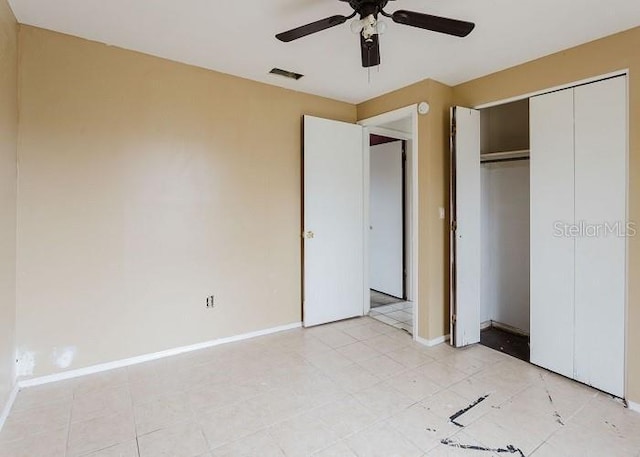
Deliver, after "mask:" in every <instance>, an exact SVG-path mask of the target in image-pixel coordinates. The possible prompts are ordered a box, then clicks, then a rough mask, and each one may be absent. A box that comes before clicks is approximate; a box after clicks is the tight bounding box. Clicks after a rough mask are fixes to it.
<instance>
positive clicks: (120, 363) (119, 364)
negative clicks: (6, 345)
mask: <svg viewBox="0 0 640 457" xmlns="http://www.w3.org/2000/svg"><path fill="white" fill-rule="evenodd" d="M300 327H302V323H301V322H296V323H293V324H288V325H281V326H279V327H273V328H268V329H264V330H258V331H255V332H250V333H244V334H242V335H236V336H230V337H227V338H220V339H217V340H212V341H205V342H204V343H197V344H192V345H189V346H182V347H178V348H173V349H168V350H166V351H161V352H154V353H152V354H145V355H140V356H137V357H131V358H128V359H123V360H116V361H114V362H108V363H101V364H99V365H93V366H90V367H86V368H79V369H77V370H70V371H63V372H61V373H56V374H52V375H49V376H41V377H38V378H31V379H23V380H21V381H19V382H18V387H19V388H21V389H23V388H25V387H33V386H39V385H42V384H49V383H51V382H57V381H64V380H66V379H73V378H79V377H80V376H86V375H89V374H94V373H101V372H103V371H109V370H114V369H116V368H123V367H128V366H131V365H137V364H139V363H144V362H150V361H152V360H157V359H163V358H165V357H171V356H174V355H179V354H184V353H185V352H192V351H198V350H200V349H207V348H210V347H214V346H220V345H221V344H228V343H234V342H236V341H242V340H249V339H251V338H256V337H259V336H265V335H271V334H273V333H278V332H283V331H285V330H293V329H297V328H300Z"/></svg>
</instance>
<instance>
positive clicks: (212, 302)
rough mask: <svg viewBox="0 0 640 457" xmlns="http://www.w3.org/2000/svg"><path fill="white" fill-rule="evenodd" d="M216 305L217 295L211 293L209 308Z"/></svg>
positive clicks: (208, 299) (208, 300)
mask: <svg viewBox="0 0 640 457" xmlns="http://www.w3.org/2000/svg"><path fill="white" fill-rule="evenodd" d="M215 306H216V297H215V295H209V296H208V297H207V308H213V307H215Z"/></svg>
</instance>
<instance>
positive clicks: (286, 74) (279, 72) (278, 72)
mask: <svg viewBox="0 0 640 457" xmlns="http://www.w3.org/2000/svg"><path fill="white" fill-rule="evenodd" d="M269 73H271V74H272V75H278V76H284V77H285V78H289V79H295V80H296V81H297V80H299V79H300V78H302V77H303V76H304V75H301V74H300V73H295V72H293V71H287V70H282V69H281V68H274V69H273V70H271V71H270V72H269Z"/></svg>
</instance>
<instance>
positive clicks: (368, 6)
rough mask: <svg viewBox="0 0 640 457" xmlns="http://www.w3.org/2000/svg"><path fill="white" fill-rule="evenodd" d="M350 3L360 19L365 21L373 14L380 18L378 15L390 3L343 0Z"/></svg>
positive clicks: (370, 0)
mask: <svg viewBox="0 0 640 457" xmlns="http://www.w3.org/2000/svg"><path fill="white" fill-rule="evenodd" d="M342 1H344V2H346V1H348V2H349V5H350V6H351V8H353V9H354V11H355V12H356V13H358V14H359V15H360V19H364V18H365V17H367V16H370V15H372V14H373V16H374V17H376V18H377V17H378V14H379V13H380V12H381V11H382V9H383V8H384V7H385V6H386V5H387V3H389V0H342Z"/></svg>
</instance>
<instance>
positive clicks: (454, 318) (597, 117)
mask: <svg viewBox="0 0 640 457" xmlns="http://www.w3.org/2000/svg"><path fill="white" fill-rule="evenodd" d="M627 100H628V94H627V78H626V76H618V77H612V78H608V79H602V80H600V81H596V82H590V83H588V84H587V83H585V84H576V85H575V87H570V88H567V89H561V90H550V91H548V92H547V93H544V94H541V95H536V96H532V97H531V98H528V99H524V100H520V101H518V102H514V103H507V104H504V105H501V106H492V107H490V108H485V109H480V110H474V109H468V108H462V107H455V108H454V109H453V110H452V157H451V164H452V176H451V183H452V187H451V214H452V232H451V233H452V235H451V253H452V255H451V259H452V260H451V343H452V344H453V345H454V346H456V347H461V346H465V345H469V344H474V343H477V342H481V341H482V340H483V334H484V332H480V328H483V329H487V328H494V327H498V328H500V329H503V330H507V331H510V332H512V333H514V334H518V335H520V336H522V337H524V338H529V341H528V343H529V344H528V345H527V346H529V347H528V349H530V358H529V360H530V361H531V362H532V363H534V364H536V365H539V366H541V367H544V368H547V369H549V370H551V371H554V372H556V373H559V374H561V375H564V376H566V377H569V378H572V379H575V380H577V381H580V382H582V383H584V384H587V385H590V386H593V387H595V388H597V389H600V390H602V391H605V392H608V393H610V394H613V395H616V396H618V397H624V394H625V391H624V387H625V349H626V348H625V332H626V287H627V285H626V284H627V240H628V236H629V235H630V234H631V233H632V232H631V230H632V229H633V227H630V226H629V225H628V224H629V223H628V220H627V189H628V180H627V175H628V158H627V147H628V146H627V138H628V117H627V106H628V102H627ZM524 341H525V344H526V342H527V340H524ZM482 342H483V343H485V342H484V341H482ZM485 344H486V343H485ZM488 345H489V346H491V345H490V344H488ZM492 347H493V346H492ZM497 349H500V350H504V349H503V348H502V347H500V348H497ZM504 352H509V351H506V350H505V351H504ZM512 355H516V356H519V355H517V354H512ZM520 357H521V358H525V359H526V357H523V356H520Z"/></svg>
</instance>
